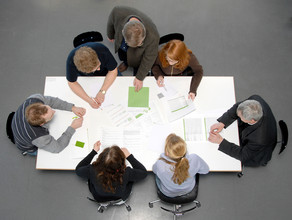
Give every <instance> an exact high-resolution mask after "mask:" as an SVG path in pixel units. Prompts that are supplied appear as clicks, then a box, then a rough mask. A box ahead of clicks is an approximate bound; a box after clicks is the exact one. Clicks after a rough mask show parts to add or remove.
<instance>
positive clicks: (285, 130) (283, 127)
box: [237, 120, 289, 178]
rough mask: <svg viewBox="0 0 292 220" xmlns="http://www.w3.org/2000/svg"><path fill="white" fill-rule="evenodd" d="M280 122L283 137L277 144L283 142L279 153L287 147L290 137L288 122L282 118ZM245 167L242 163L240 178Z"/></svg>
mask: <svg viewBox="0 0 292 220" xmlns="http://www.w3.org/2000/svg"><path fill="white" fill-rule="evenodd" d="M278 123H279V127H280V131H281V136H282V139H281V140H280V141H278V142H277V144H278V143H281V148H280V151H279V154H281V153H282V152H283V151H284V150H285V149H286V147H287V143H288V138H289V131H288V126H287V124H286V122H284V121H283V120H280V121H279V122H278ZM243 168H244V167H243V165H242V171H241V172H240V173H238V174H237V176H238V177H239V178H240V177H242V176H243V175H244V174H243Z"/></svg>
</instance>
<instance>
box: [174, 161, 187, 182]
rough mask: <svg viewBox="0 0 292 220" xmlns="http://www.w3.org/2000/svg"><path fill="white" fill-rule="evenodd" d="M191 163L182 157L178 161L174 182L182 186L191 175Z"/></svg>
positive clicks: (175, 167)
mask: <svg viewBox="0 0 292 220" xmlns="http://www.w3.org/2000/svg"><path fill="white" fill-rule="evenodd" d="M189 167H190V164H189V161H188V159H187V158H185V157H182V158H180V159H178V160H177V163H176V164H175V166H174V171H173V176H172V178H171V179H172V181H173V182H174V183H176V184H178V185H181V184H182V183H183V182H184V181H186V179H187V178H188V177H190V175H189Z"/></svg>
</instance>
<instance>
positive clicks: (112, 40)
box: [107, 38, 115, 43]
mask: <svg viewBox="0 0 292 220" xmlns="http://www.w3.org/2000/svg"><path fill="white" fill-rule="evenodd" d="M107 39H108V41H109V42H112V43H113V42H114V41H115V39H109V38H107Z"/></svg>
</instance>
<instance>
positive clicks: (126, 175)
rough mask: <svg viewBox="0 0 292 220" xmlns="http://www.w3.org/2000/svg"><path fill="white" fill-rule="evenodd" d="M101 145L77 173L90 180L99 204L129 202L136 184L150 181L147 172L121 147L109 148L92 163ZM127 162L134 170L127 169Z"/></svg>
mask: <svg viewBox="0 0 292 220" xmlns="http://www.w3.org/2000/svg"><path fill="white" fill-rule="evenodd" d="M100 145H101V143H100V141H97V142H96V143H95V144H94V146H93V150H92V151H91V152H90V153H89V154H88V155H87V156H86V157H85V158H84V159H83V160H82V161H81V162H80V163H79V164H78V165H77V167H76V169H75V171H76V174H77V175H78V176H80V177H82V178H84V179H86V180H88V187H89V191H90V192H91V193H92V195H93V197H94V199H95V200H96V201H98V202H105V201H112V200H118V199H122V200H126V199H127V198H128V196H129V195H130V193H131V190H132V185H133V183H134V182H137V181H140V180H142V179H144V178H146V176H147V171H146V169H145V167H144V166H143V165H142V164H141V163H140V162H139V161H138V160H136V158H135V157H134V156H133V154H130V152H129V151H128V150H127V148H119V147H118V146H112V147H108V148H105V149H104V150H103V151H102V152H101V153H100V154H99V155H98V158H97V159H96V161H95V162H93V163H92V164H90V163H91V161H92V159H93V157H94V156H95V155H96V154H97V153H98V151H99V150H100ZM126 159H127V160H128V161H129V163H130V164H131V166H132V168H131V167H127V166H126Z"/></svg>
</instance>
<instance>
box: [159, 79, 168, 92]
mask: <svg viewBox="0 0 292 220" xmlns="http://www.w3.org/2000/svg"><path fill="white" fill-rule="evenodd" d="M159 84H160V85H162V86H163V88H164V90H165V91H166V92H167V89H166V88H165V85H164V84H163V83H162V80H160V81H159Z"/></svg>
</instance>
